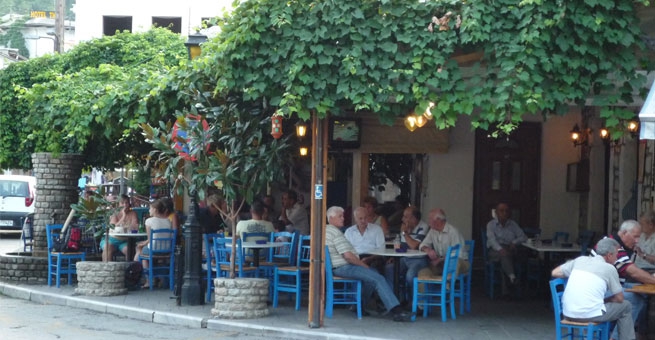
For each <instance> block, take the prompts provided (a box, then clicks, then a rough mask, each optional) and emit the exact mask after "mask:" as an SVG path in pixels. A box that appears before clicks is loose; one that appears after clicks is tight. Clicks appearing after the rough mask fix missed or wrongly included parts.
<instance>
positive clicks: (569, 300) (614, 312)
mask: <svg viewBox="0 0 655 340" xmlns="http://www.w3.org/2000/svg"><path fill="white" fill-rule="evenodd" d="M618 249H619V243H618V242H616V241H615V240H613V239H611V238H604V239H602V240H600V241H598V244H597V245H596V255H595V256H580V257H578V258H576V259H575V260H571V261H568V262H566V263H564V264H563V265H561V266H559V267H557V268H555V269H553V272H552V275H553V277H561V278H563V277H568V278H569V280H568V283H567V284H566V288H565V289H564V294H563V295H562V314H564V317H566V318H567V319H569V320H571V321H578V322H605V321H616V330H615V331H616V332H618V339H619V340H633V339H635V331H634V324H633V321H632V315H631V314H632V313H631V312H632V305H631V304H630V302H628V301H626V300H624V299H623V287H621V283H620V281H619V275H618V273H617V271H616V269H614V267H613V266H612V264H613V263H614V262H615V261H616V259H617V253H618ZM614 339H616V338H614Z"/></svg>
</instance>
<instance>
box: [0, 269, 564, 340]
mask: <svg viewBox="0 0 655 340" xmlns="http://www.w3.org/2000/svg"><path fill="white" fill-rule="evenodd" d="M74 288H75V287H74V286H62V287H61V288H55V287H48V286H47V285H17V284H14V283H11V284H10V283H4V282H0V294H3V295H6V296H9V297H12V298H18V299H25V300H30V301H33V302H35V303H42V304H59V305H65V306H70V307H74V308H85V309H90V310H94V311H98V312H102V313H110V314H114V315H118V316H121V317H127V318H131V319H137V320H141V321H146V322H154V323H161V324H172V325H179V326H185V327H191V328H209V329H214V330H223V331H238V332H241V333H245V334H249V335H254V336H262V337H266V338H287V339H339V340H341V339H353V340H373V339H409V338H427V339H444V340H447V339H466V340H470V339H476V340H477V339H489V340H496V339H498V340H501V339H502V340H506V339H537V340H539V339H544V340H545V339H549V340H550V339H553V338H554V337H555V329H554V321H553V315H552V310H550V308H549V305H548V300H549V298H548V297H545V296H541V297H536V298H525V299H522V300H520V301H505V300H489V299H488V298H487V297H485V296H482V295H479V296H476V295H475V294H474V296H473V299H472V312H471V313H468V314H465V315H460V314H459V306H458V307H457V312H458V314H457V318H456V320H452V319H449V320H448V321H447V322H441V317H440V313H438V312H436V313H433V315H430V316H429V317H428V318H425V319H424V318H423V317H422V316H419V317H417V320H416V322H401V323H398V322H393V321H392V320H391V319H390V318H389V317H376V316H369V317H364V318H363V319H362V320H357V318H356V316H355V314H354V313H352V312H350V311H348V310H347V309H343V308H338V309H335V313H334V316H333V317H332V318H331V319H329V318H325V320H324V325H323V327H320V328H310V327H309V325H308V322H307V321H308V310H307V308H306V301H304V302H305V307H303V308H301V310H299V311H296V310H295V309H294V302H293V300H287V299H286V298H281V299H280V304H281V306H280V307H278V308H272V307H270V315H269V316H267V317H264V318H259V319H249V320H222V319H215V318H212V317H211V308H213V307H214V306H213V303H212V304H205V305H201V306H177V305H176V300H175V299H174V298H172V297H171V292H170V291H169V290H167V289H158V290H154V291H150V290H138V291H130V292H128V294H127V295H119V296H108V297H96V296H80V295H77V294H75V289H74ZM474 288H475V287H474Z"/></svg>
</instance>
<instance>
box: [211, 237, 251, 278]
mask: <svg viewBox="0 0 655 340" xmlns="http://www.w3.org/2000/svg"><path fill="white" fill-rule="evenodd" d="M231 243H232V238H222V237H214V245H213V249H214V259H215V260H216V269H217V270H216V273H217V274H216V276H217V277H221V276H223V277H226V275H229V274H228V272H224V271H223V270H221V266H228V267H229V266H230V256H232V244H231ZM236 252H237V257H236V258H234V270H235V273H236V275H237V276H238V277H243V257H244V256H243V248H242V247H241V239H237V244H236Z"/></svg>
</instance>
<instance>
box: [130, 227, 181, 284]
mask: <svg viewBox="0 0 655 340" xmlns="http://www.w3.org/2000/svg"><path fill="white" fill-rule="evenodd" d="M176 237H177V230H174V229H157V230H155V229H151V230H150V241H149V244H148V249H149V250H148V252H147V254H141V255H139V260H142V261H143V260H147V261H148V268H147V272H146V274H147V275H148V281H149V282H150V290H153V289H154V286H155V281H154V280H155V278H156V277H161V278H168V288H169V289H170V290H173V288H174V281H175V274H174V273H175V239H176ZM144 250H145V248H144Z"/></svg>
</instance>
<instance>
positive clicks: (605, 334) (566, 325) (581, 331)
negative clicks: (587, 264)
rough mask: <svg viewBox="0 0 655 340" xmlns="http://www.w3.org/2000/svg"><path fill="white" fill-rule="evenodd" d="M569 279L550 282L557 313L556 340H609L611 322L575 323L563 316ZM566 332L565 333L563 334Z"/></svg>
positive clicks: (554, 308)
mask: <svg viewBox="0 0 655 340" xmlns="http://www.w3.org/2000/svg"><path fill="white" fill-rule="evenodd" d="M567 281H568V279H560V278H558V279H552V280H550V294H551V296H552V298H553V312H554V313H555V334H556V337H555V339H556V340H561V339H564V338H568V339H574V338H576V339H587V340H593V339H598V340H607V339H609V337H610V323H609V322H602V323H597V322H575V321H570V320H567V319H565V318H564V317H563V315H562V295H563V294H564V289H565V288H566V283H567ZM562 330H564V332H562Z"/></svg>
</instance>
